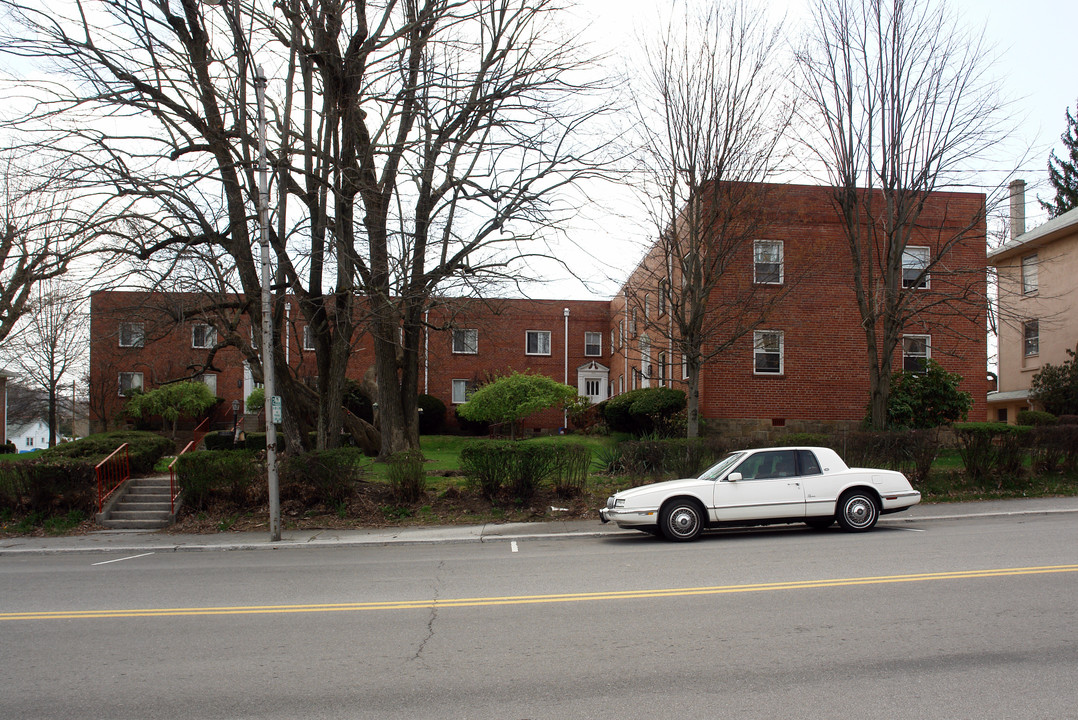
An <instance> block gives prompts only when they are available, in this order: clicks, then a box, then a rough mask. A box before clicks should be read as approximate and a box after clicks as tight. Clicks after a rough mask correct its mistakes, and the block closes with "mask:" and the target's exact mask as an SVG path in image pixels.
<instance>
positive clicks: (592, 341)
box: [584, 332, 603, 357]
mask: <svg viewBox="0 0 1078 720" xmlns="http://www.w3.org/2000/svg"><path fill="white" fill-rule="evenodd" d="M584 354H585V355H586V356H588V357H599V356H600V355H602V354H603V334H602V333H597V332H586V333H584Z"/></svg>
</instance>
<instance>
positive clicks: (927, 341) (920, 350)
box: [902, 335, 932, 373]
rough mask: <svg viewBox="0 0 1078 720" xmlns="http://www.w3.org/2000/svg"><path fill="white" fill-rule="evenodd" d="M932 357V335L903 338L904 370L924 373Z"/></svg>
mask: <svg viewBox="0 0 1078 720" xmlns="http://www.w3.org/2000/svg"><path fill="white" fill-rule="evenodd" d="M930 357H932V336H931V335H903V336H902V369H903V370H905V371H906V372H911V373H923V372H924V371H925V370H927V369H928V359H929V358H930Z"/></svg>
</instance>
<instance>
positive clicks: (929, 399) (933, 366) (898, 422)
mask: <svg viewBox="0 0 1078 720" xmlns="http://www.w3.org/2000/svg"><path fill="white" fill-rule="evenodd" d="M961 383H962V376H961V375H959V374H957V373H951V372H947V371H946V370H945V369H944V368H943V366H942V365H940V364H939V363H938V362H936V361H935V360H928V361H927V362H926V364H925V369H924V371H923V372H917V373H914V372H906V371H904V370H899V371H898V372H896V373H894V374H893V375H892V376H891V392H890V395H889V396H888V401H887V416H888V424H889V425H890V426H891V427H893V428H908V429H913V430H926V429H928V428H934V427H939V426H940V425H946V424H948V423H952V422H956V421H958V420H965V419H966V415H967V414H968V413H969V411H970V408H972V407H973V396H972V395H971V394H970V393H968V392H966V391H964V390H959V389H958V387H959V385H960V384H961Z"/></svg>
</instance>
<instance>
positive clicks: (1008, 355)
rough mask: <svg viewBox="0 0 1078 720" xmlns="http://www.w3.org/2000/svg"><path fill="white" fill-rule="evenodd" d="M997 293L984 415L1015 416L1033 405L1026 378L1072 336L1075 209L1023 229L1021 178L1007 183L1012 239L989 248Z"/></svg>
mask: <svg viewBox="0 0 1078 720" xmlns="http://www.w3.org/2000/svg"><path fill="white" fill-rule="evenodd" d="M988 263H989V265H991V266H992V267H994V268H995V269H996V274H997V276H998V290H997V292H998V298H999V372H998V377H999V382H998V388H997V390H996V391H995V392H990V393H989V394H988V419H989V420H998V421H1002V422H1008V423H1012V424H1013V423H1014V422H1015V420H1016V418H1017V415H1018V413H1019V412H1020V411H1022V410H1029V409H1033V408H1032V404H1031V403H1030V400H1029V388H1030V382H1031V381H1032V379H1033V376H1034V375H1036V374H1037V372H1038V371H1039V370H1040V369H1041V368H1042V367H1044V366H1045V365H1046V364H1052V365H1061V364H1063V363H1064V362H1065V361H1066V360H1067V359H1068V355H1067V350H1074V347H1075V344H1076V343H1078V312H1075V310H1076V302H1078V295H1076V294H1075V288H1076V283H1075V277H1078V209H1074V210H1071V211H1069V212H1065V213H1063V214H1062V215H1060V216H1058V217H1055V218H1052V219H1051V220H1049V221H1048V222H1046V223H1044V224H1043V225H1040V226H1038V227H1036V228H1034V229H1033V230H1030V231H1029V232H1025V183H1024V182H1022V181H1021V180H1017V181H1015V182H1013V183H1011V240H1010V241H1009V242H1007V243H1005V244H1004V245H1003V246H1002V247H1000V248H999V249H998V250H994V251H992V252H990V253H989V254H988Z"/></svg>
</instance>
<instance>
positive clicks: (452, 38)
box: [0, 0, 598, 455]
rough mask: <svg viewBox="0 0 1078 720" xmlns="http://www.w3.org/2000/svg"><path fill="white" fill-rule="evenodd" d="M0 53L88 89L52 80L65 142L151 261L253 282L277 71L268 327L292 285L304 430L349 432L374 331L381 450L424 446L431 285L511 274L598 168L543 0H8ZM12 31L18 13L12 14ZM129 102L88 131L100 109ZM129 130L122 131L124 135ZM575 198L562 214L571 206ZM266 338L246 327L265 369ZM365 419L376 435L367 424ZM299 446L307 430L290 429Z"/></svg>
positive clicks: (322, 435) (568, 62)
mask: <svg viewBox="0 0 1078 720" xmlns="http://www.w3.org/2000/svg"><path fill="white" fill-rule="evenodd" d="M0 4H2V5H4V6H6V7H7V9H8V10H9V12H10V15H11V17H12V18H13V19H15V20H18V21H20V22H19V23H17V24H16V23H12V24H11V28H12V31H10V32H7V33H5V34H4V37H2V38H0V47H2V48H3V50H4V51H5V52H8V53H11V54H18V55H23V56H33V57H35V58H42V59H45V60H48V61H50V62H52V63H53V64H54V65H56V66H59V68H60V69H61V70H62V71H63V72H64V73H66V74H67V76H69V77H72V78H75V79H77V80H78V82H76V83H72V84H71V86H72V87H74V88H77V91H72V92H70V93H67V94H66V95H65V92H66V91H64V90H63V89H58V88H56V87H43V86H38V87H37V88H35V92H36V93H38V94H40V95H42V96H44V97H47V98H48V99H49V102H48V103H43V104H42V103H39V104H38V105H36V106H35V107H36V113H35V114H34V116H33V117H31V118H27V120H40V119H42V117H43V116H44V115H45V114H47V115H48V116H49V118H50V119H52V121H53V123H54V124H58V123H61V122H66V124H65V125H64V126H63V133H64V137H63V145H64V146H65V147H68V148H72V150H73V152H75V153H76V154H77V155H78V156H79V157H80V158H82V159H84V160H86V161H87V163H88V165H89V166H90V167H92V169H93V173H92V175H93V176H95V177H96V178H98V179H104V180H106V181H107V182H109V183H111V184H112V185H113V186H114V187H115V188H116V190H117V191H118V194H119V195H120V196H121V200H122V203H121V204H120V207H119V208H118V210H117V214H118V215H120V214H123V215H134V214H137V215H138V216H139V217H140V218H141V222H142V224H143V226H144V227H145V229H146V232H145V233H143V234H141V235H140V236H138V237H132V238H129V239H128V240H129V241H130V242H129V243H128V244H127V246H126V249H127V250H128V252H130V253H132V254H133V256H135V257H137V258H139V259H140V260H141V261H145V260H147V259H151V258H165V259H166V260H165V262H166V265H169V266H171V264H172V262H171V260H168V258H169V257H176V256H179V255H185V256H187V257H191V251H192V249H195V248H210V250H208V251H203V250H200V252H202V256H203V257H220V256H221V254H222V253H223V255H225V256H227V257H228V258H229V259H230V260H231V262H232V266H233V267H234V271H233V272H232V274H231V277H230V281H231V282H234V283H235V286H236V289H237V290H238V291H239V292H240V293H241V294H242V295H243V296H244V297H246V298H249V299H254V298H258V297H259V296H260V292H261V283H260V279H259V272H258V269H259V265H258V262H257V259H256V257H255V256H254V254H253V253H252V251H251V243H252V239H253V238H252V235H253V233H252V228H253V226H254V225H255V223H254V219H255V217H256V216H255V213H254V212H253V208H255V207H257V200H258V198H259V192H260V191H259V183H258V177H257V176H258V173H257V172H256V167H257V162H256V158H257V155H258V152H257V148H258V134H257V132H256V128H255V126H256V123H255V122H254V120H255V119H254V118H253V117H252V112H251V111H250V108H249V102H250V101H249V98H248V82H247V78H248V75H249V74H250V71H251V70H252V69H253V68H254V67H255V66H256V63H259V64H263V65H264V66H265V67H269V68H273V74H274V76H275V77H274V79H273V80H271V81H270V82H269V84H268V87H267V103H268V105H269V108H270V113H271V119H270V127H269V136H268V138H267V146H268V152H269V156H270V162H271V165H272V168H273V180H272V183H271V187H270V188H269V189H268V193H269V194H270V195H271V196H272V198H273V202H272V205H273V208H272V209H273V217H272V230H271V233H270V243H271V245H272V249H273V255H274V259H275V274H274V275H275V276H274V280H273V290H274V292H275V294H277V297H278V301H277V302H276V303H275V305H274V308H275V310H274V319H273V320H274V324H275V327H276V328H277V330H278V332H277V333H276V336H277V337H280V334H281V333H280V332H279V331H280V329H281V327H282V323H283V321H284V320H283V315H284V312H283V303H282V302H280V294H279V293H280V292H281V291H286V292H287V293H289V294H290V295H292V296H293V297H295V298H296V299H297V300H298V302H299V306H300V308H301V311H302V314H303V316H304V318H305V320H306V322H307V324H308V326H309V327H310V328H311V330H310V332H311V338H312V340H313V344H314V347H315V355H316V359H317V368H318V371H317V388H316V391H313V392H312V391H311V390H310V389H309V388H308V387H307V386H306V385H304V384H303V383H302V382H299V381H298V380H296V379H295V378H292V377H290V376H289V374H288V368H287V365H286V363H285V359H284V354H283V352H282V351H281V350H280V346H279V345H278V351H277V352H276V354H275V357H274V362H275V368H276V370H277V372H276V376H277V378H279V380H280V381H279V384H278V388H277V389H278V392H279V393H280V394H281V395H282V396H283V398H284V404H285V410H286V412H285V431H286V433H287V434H288V436H289V437H288V439H289V442H290V445H291V446H292V447H296V446H297V445H298V442H299V440H300V439H302V438H304V437H305V433H304V432H303V430H304V429H305V424H306V423H307V422H308V421H309V420H310V419H311V418H313V419H314V425H315V426H316V427H317V431H318V438H319V445H320V446H330V445H333V444H335V443H336V442H337V438H338V435H339V430H340V428H341V427H342V424H344V425H349V424H350V423H352V424H354V423H355V422H358V421H355V419H350V418H348V417H346V416H345V414H344V413H343V411H342V408H341V399H342V397H343V383H344V378H345V375H346V371H347V368H348V360H349V357H350V353H351V348H352V347H353V344H354V342H355V340H356V336H357V333H358V332H360V331H361V330H365V331H368V332H369V333H370V336H371V338H372V343H373V346H374V354H375V358H376V359H375V375H376V378H377V387H376V390H374V391H373V392H374V393H375V394H376V398H375V400H376V401H377V403H378V415H379V417H380V422H381V434H382V437H381V453H382V455H388V454H391V453H394V452H397V451H399V450H402V449H406V448H409V447H414V446H415V445H416V444H417V443H418V408H417V403H416V398H417V390H418V377H419V372H418V357H419V346H420V343H419V339H420V337H421V329H422V317H423V313H424V310H425V308H426V306H427V305H428V303H429V302H430V298H431V297H432V296H433V295H434V294H435V291H436V290H438V291H443V292H444V291H445V289H446V288H447V287H451V286H454V285H455V286H457V287H463V288H474V287H476V284H477V283H481V282H482V281H483V280H484V279H499V278H506V277H508V278H513V277H515V276H517V275H518V274H519V273H520V267H521V263H522V261H523V260H524V259H526V258H527V257H528V255H529V253H531V252H534V250H533V249H532V248H533V247H534V248H542V247H544V246H543V245H542V244H539V245H535V244H533V243H532V242H531V241H532V240H534V239H536V238H541V237H544V236H549V235H550V233H551V231H552V228H553V227H554V226H555V222H554V221H555V220H556V219H557V217H558V213H559V209H558V204H557V202H556V201H557V199H558V197H559V194H560V192H561V190H562V188H563V187H565V186H566V185H567V184H570V183H573V182H574V181H575V180H577V179H578V178H580V177H582V176H585V175H588V174H590V173H592V172H594V170H595V164H594V163H593V161H592V155H591V151H590V150H589V149H588V148H587V147H583V146H581V144H580V143H579V142H578V140H577V138H578V137H579V130H580V126H581V124H582V123H585V122H586V121H587V120H588V119H589V118H590V117H592V116H593V115H594V114H595V113H596V112H598V111H597V110H596V109H595V105H596V104H597V103H594V102H592V101H590V100H588V93H589V92H590V90H591V89H592V87H591V86H590V85H589V82H588V81H587V80H581V79H579V78H578V76H577V71H578V70H581V69H584V68H585V67H586V63H584V62H582V61H581V60H580V59H578V58H579V52H578V48H577V46H576V42H575V39H574V37H573V36H571V35H569V34H566V33H564V32H563V29H562V28H560V27H558V26H557V24H556V19H557V12H556V10H557V7H556V5H555V4H554V3H553V2H552V1H551V0H538V1H536V0H478V1H477V0H401V1H397V0H384V1H383V2H363V1H361V0H345V1H343V2H342V1H338V0H333V1H330V0H311V1H310V2H299V1H298V0H286V1H285V2H276V3H272V4H271V3H269V2H261V1H260V0H254V1H253V2H244V1H243V0H237V2H236V3H234V4H231V7H230V9H227V10H225V11H221V9H219V8H218V9H214V8H210V7H206V6H204V5H203V4H202V3H201V2H199V1H198V0H182V2H169V1H167V0H100V1H99V2H93V3H84V2H76V3H74V5H75V6H76V7H77V8H78V12H76V13H71V14H69V15H66V16H65V15H62V14H61V11H60V10H59V9H55V8H49V9H48V10H47V11H46V10H44V9H40V8H39V7H38V6H37V5H36V4H33V3H25V2H19V1H18V0H3V2H2V3H0ZM16 28H19V29H16ZM88 108H91V109H96V110H97V111H98V112H99V113H102V114H110V115H112V116H114V117H119V118H121V120H122V119H123V118H125V117H127V118H131V119H132V121H131V122H119V123H118V124H119V126H120V127H121V128H124V130H123V131H121V132H116V131H115V130H111V131H110V132H108V133H104V132H101V131H100V130H97V129H95V128H94V127H92V126H91V127H90V128H79V127H76V126H74V125H73V124H72V123H71V122H70V121H71V120H72V119H73V118H75V117H76V116H77V115H78V114H79V113H82V112H85V111H86V109H88ZM127 128H130V130H128V129H127ZM565 210H566V211H567V210H568V208H565ZM247 312H248V314H249V316H250V318H251V325H252V327H254V328H255V338H254V339H255V342H254V343H250V342H244V341H240V340H238V341H237V344H239V345H240V346H241V349H242V350H243V351H244V353H245V354H247V356H248V359H249V360H250V361H251V364H252V370H253V372H254V374H255V375H256V377H259V376H260V375H261V365H260V358H259V356H258V353H257V352H256V351H255V350H254V348H256V347H258V346H259V345H260V337H261V333H260V324H261V313H260V309H259V307H258V306H257V304H251V305H250V306H248V308H247ZM354 429H355V430H356V432H357V433H359V434H363V433H364V431H365V430H367V429H366V428H361V427H356V428H354ZM293 442H295V443H296V444H292V443H293Z"/></svg>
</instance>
